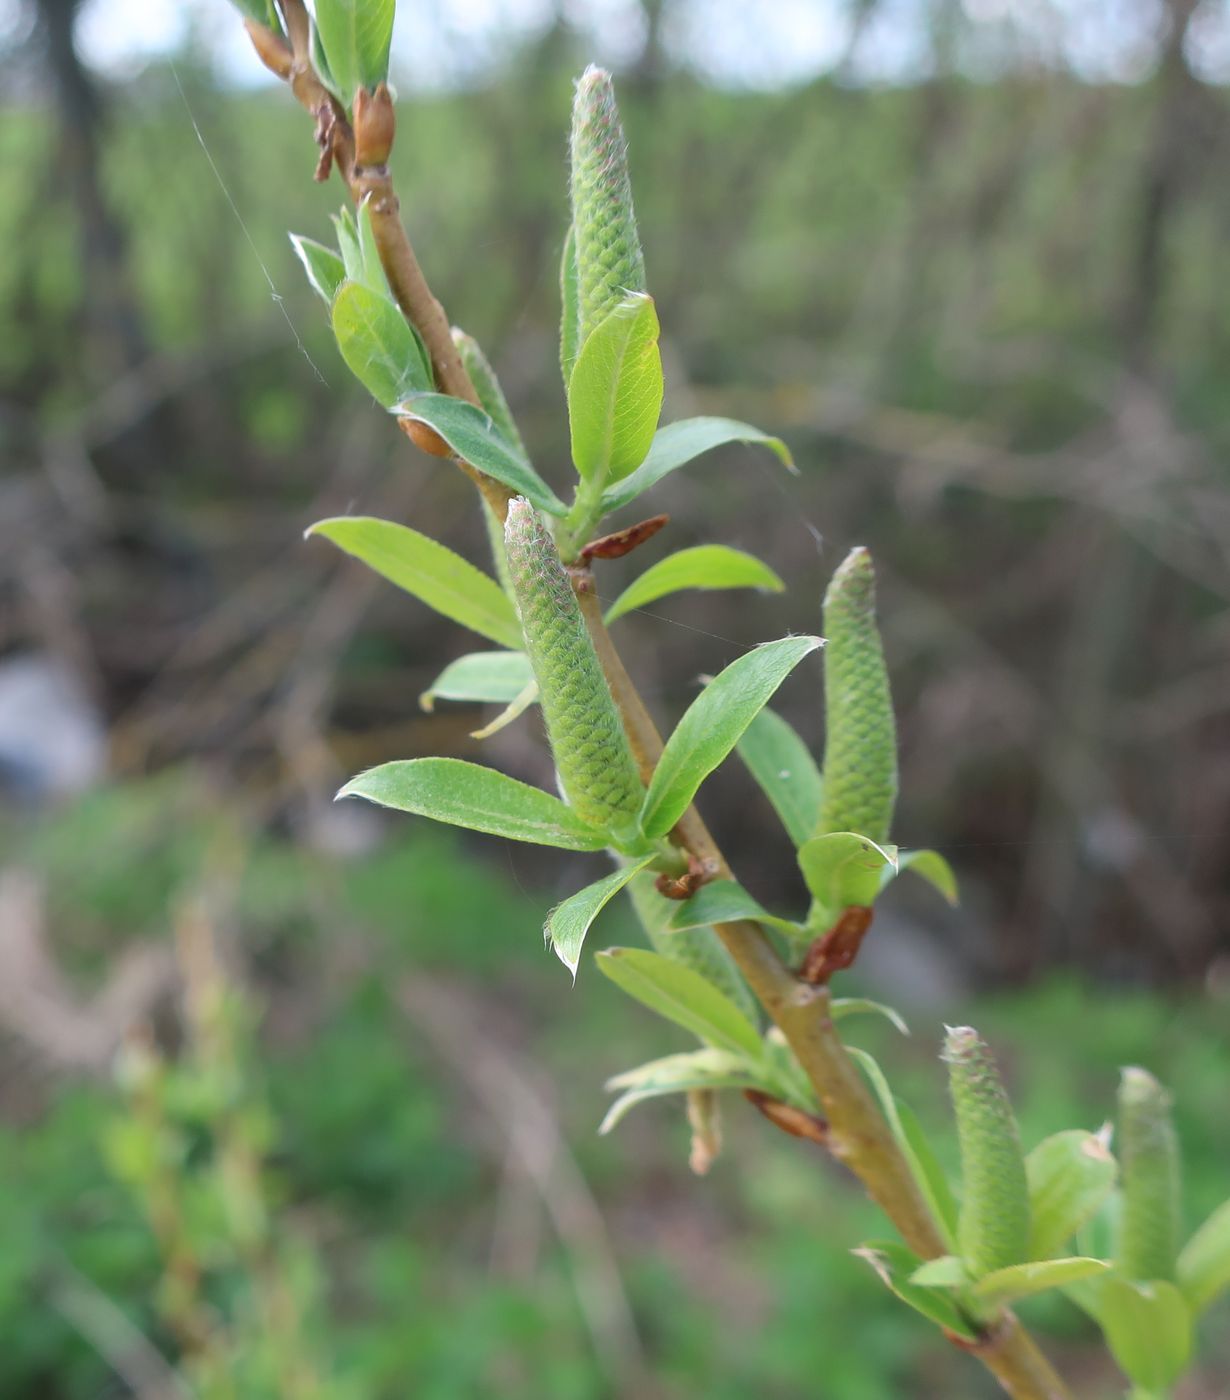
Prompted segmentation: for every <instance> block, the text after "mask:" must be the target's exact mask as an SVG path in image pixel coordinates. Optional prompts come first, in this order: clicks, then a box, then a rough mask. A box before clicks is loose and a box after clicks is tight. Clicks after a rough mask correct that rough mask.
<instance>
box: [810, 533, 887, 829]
mask: <svg viewBox="0 0 1230 1400" xmlns="http://www.w3.org/2000/svg"><path fill="white" fill-rule="evenodd" d="M875 610H876V584H875V569H874V567H873V565H872V562H871V555H870V554H869V553H868V551H867V550H866V549H863V548H862V547H861V546H860V547H859V548H856V549H852V550H851V551H850V553H849V554H848V555H847V556H846V558H845V560H844V561H843V562H842V564H841V566H840V567H839V568H838V570H837V572H836V573H835V574H834V575H833V579H832V582H831V583H830V584H829V587H828V591H827V593H825V595H824V634H825V639H826V642H825V649H824V715H825V736H824V795H823V798H822V800H821V804H820V818H819V821H818V824H817V827H816V832H817V835H821V836H823V835H827V834H828V833H829V832H832V831H855V832H857V833H858V834H859V835H860V836H867V837H870V838H871V840H872V841H875V842H877V843H878V844H880V845H882V844H883V843H884V842H886V841H887V840H888V835H889V830H890V827H891V825H892V818H893V807H894V806H895V804H896V801H897V726H896V724H895V722H894V720H893V700H892V694H891V692H890V691H889V685H888V671H887V669H886V668H885V665H884V649H883V647H882V645H881V643H880V634H879V632H878V630H877V629H876V611H875Z"/></svg>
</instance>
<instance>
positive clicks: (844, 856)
mask: <svg viewBox="0 0 1230 1400" xmlns="http://www.w3.org/2000/svg"><path fill="white" fill-rule="evenodd" d="M896 865H897V852H896V848H895V847H893V846H890V847H887V848H885V847H883V846H877V845H876V843H875V842H874V841H872V840H871V839H870V837H867V836H859V835H858V833H857V832H853V831H833V832H830V833H829V834H828V835H827V836H813V837H812V839H811V840H810V841H805V842H804V843H803V845H801V846H800V847H799V869H800V870H801V871H802V872H803V879H804V880H805V881H806V882H807V888H808V889H809V890H810V891H811V892H812V895H813V897H814V898H815V900H816V902H817V904H819V905H821V906H822V908H823V909H825V910H828V911H831V912H833V913H837V912H839V911H840V910H842V909H846V908H849V906H850V905H852V904H863V905H869V904H874V903H875V897H876V895H877V894H878V893H879V891H880V880H881V871H882V870H883V869H884V867H885V866H888V867H890V868H893V869H895V868H896Z"/></svg>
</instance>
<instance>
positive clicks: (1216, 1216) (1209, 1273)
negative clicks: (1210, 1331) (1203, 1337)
mask: <svg viewBox="0 0 1230 1400" xmlns="http://www.w3.org/2000/svg"><path fill="white" fill-rule="evenodd" d="M1176 1277H1177V1278H1178V1281H1179V1287H1180V1288H1181V1289H1182V1291H1183V1296H1184V1297H1185V1298H1186V1299H1187V1301H1188V1303H1189V1304H1190V1305H1191V1309H1192V1311H1193V1312H1194V1313H1200V1312H1203V1311H1204V1309H1205V1308H1207V1307H1208V1306H1209V1304H1210V1303H1212V1302H1213V1301H1214V1300H1215V1299H1216V1298H1217V1297H1218V1295H1219V1294H1221V1293H1222V1292H1223V1291H1224V1290H1225V1289H1226V1288H1230V1201H1224V1202H1223V1203H1222V1204H1221V1205H1220V1206H1218V1207H1217V1209H1216V1210H1215V1211H1214V1212H1213V1214H1212V1215H1210V1216H1209V1218H1208V1219H1207V1220H1206V1221H1205V1222H1204V1224H1203V1225H1201V1227H1200V1228H1199V1229H1198V1230H1197V1231H1196V1233H1195V1234H1194V1235H1193V1236H1192V1237H1191V1239H1190V1240H1188V1242H1187V1244H1186V1245H1185V1246H1184V1247H1183V1250H1182V1252H1181V1253H1180V1254H1179V1261H1178V1264H1177V1265H1176Z"/></svg>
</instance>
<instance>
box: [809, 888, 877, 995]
mask: <svg viewBox="0 0 1230 1400" xmlns="http://www.w3.org/2000/svg"><path fill="white" fill-rule="evenodd" d="M872 917H873V916H872V910H871V909H870V908H869V907H868V906H867V905H865V904H852V905H850V907H849V908H848V909H843V910H842V912H841V916H840V917H839V918H838V920H837V922H836V923H835V924H834V925H833V927H832V928H831V929H829V931H828V932H827V933H822V934H821V935H820V937H819V938H817V939H816V940H815V942H813V943H812V945H811V947H810V948H808V950H807V953H806V955H805V956H804V958H803V964H802V966H801V967H800V968H799V980H800V981H801V982H807V983H808V984H809V985H811V986H813V987H823V986H825V985H826V984H827V982H828V980H829V978H830V977H832V975H833V973H835V972H844V971H845V969H846V968H848V967H850V966H851V965H852V964H853V962H854V959H855V958H857V957H858V950H859V949H860V948H861V947H862V946H863V938H864V936H865V935H866V933H867V930H868V929H869V928H870V927H871V920H872Z"/></svg>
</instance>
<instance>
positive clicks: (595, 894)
mask: <svg viewBox="0 0 1230 1400" xmlns="http://www.w3.org/2000/svg"><path fill="white" fill-rule="evenodd" d="M655 859H656V857H654V856H646V857H645V858H644V860H638V861H637V862H636V863H635V864H633V865H625V866H623V867H622V868H621V869H619V870H616V871H615V872H614V873H613V874H611V875H608V876H607V877H606V879H605V880H595V881H594V883H593V884H592V885H586V887H585V888H584V889H583V890H578V891H577V893H576V894H574V895H572V896H571V897H570V898H568V899H566V900H564V902H563V903H562V904H557V905H556V906H555V908H554V909H552V910H551V912H550V913H549V914H548V915H547V922H546V925H545V927H544V932H545V933H546V936H547V941H548V942H549V943H550V945H551V946H552V947H553V948H554V949H555V955H556V957H558V958H559V960H560V962H562V963H563V964H564V966H565V967H566V968H567V969H568V971H569V972H571V973H572V980H573V981H574V982H575V981H576V976H577V963H578V962H579V961H580V959H581V947H582V945H583V944H584V942H585V935H586V934H587V933H588V932H589V926H590V924H592V923H593V921H594V920H595V919H596V918H597V917H598V915H599V914H601V913H602V911H603V910H604V909H605V908H606V906H607V905H608V904H609V903H610V901H611V900H612V899H614V897H615V896H616V895H617V894H618V893H619V892H620V890H622V889H623V887H624V886H625V885H626V884H627V883H628V881H629V880H631V879H632V877H633V876H634V875H636V874H637V873H638V872H639V871H641V870H644V868H645V867H646V866H647V865H649V864H650V862H651V861H653V860H655Z"/></svg>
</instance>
